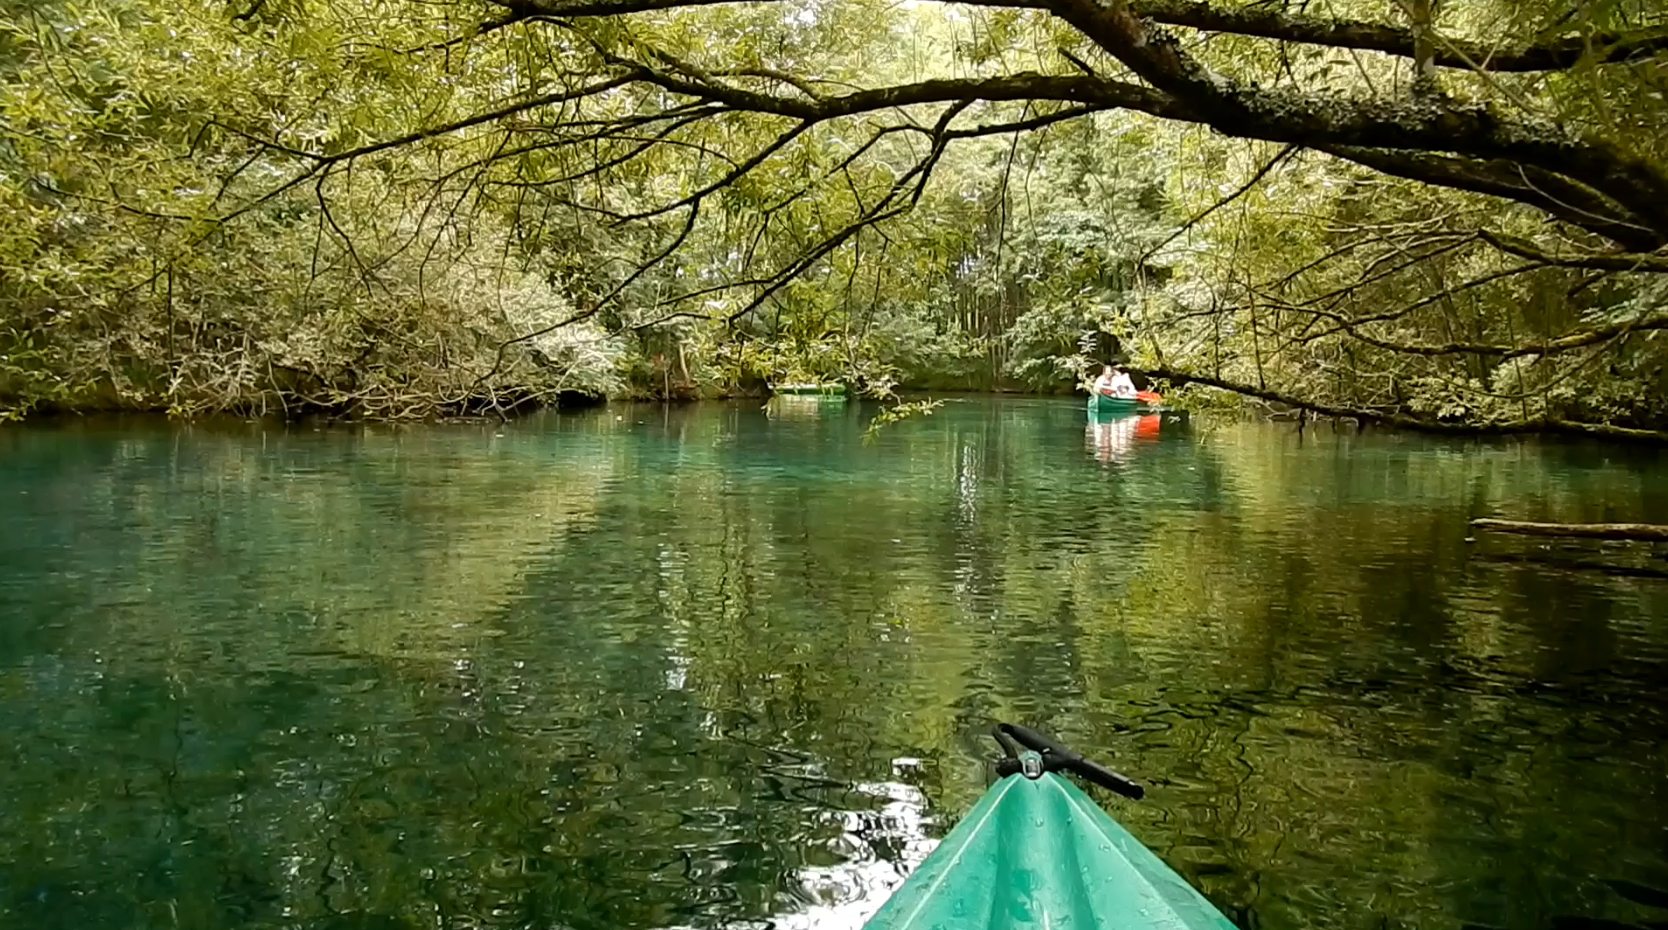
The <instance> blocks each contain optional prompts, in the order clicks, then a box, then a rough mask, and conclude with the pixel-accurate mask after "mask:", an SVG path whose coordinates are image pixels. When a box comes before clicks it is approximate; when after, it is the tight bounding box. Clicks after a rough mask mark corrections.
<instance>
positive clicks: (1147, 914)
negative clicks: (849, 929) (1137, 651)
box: [864, 774, 1234, 930]
mask: <svg viewBox="0 0 1668 930" xmlns="http://www.w3.org/2000/svg"><path fill="white" fill-rule="evenodd" d="M1045 927H1047V928H1057V930H1059V928H1073V930H1091V928H1093V930H1234V926H1233V924H1232V923H1230V922H1229V921H1228V919H1227V918H1226V917H1224V916H1222V913H1221V912H1220V911H1218V910H1217V909H1216V908H1215V907H1213V906H1212V905H1211V904H1210V902H1209V901H1207V900H1205V898H1204V896H1203V895H1201V894H1200V893H1199V892H1198V891H1197V890H1195V889H1194V888H1193V887H1192V886H1191V885H1189V884H1188V883H1187V882H1186V881H1185V880H1184V879H1183V878H1182V877H1181V876H1180V875H1177V874H1176V873H1175V872H1174V871H1173V870H1172V869H1171V868H1170V867H1169V866H1167V865H1165V864H1164V862H1163V861H1162V860H1161V859H1159V858H1158V856H1156V855H1154V854H1153V853H1152V851H1151V850H1149V849H1147V847H1145V846H1143V845H1142V844H1141V842H1140V841H1139V840H1137V839H1136V838H1135V837H1134V836H1133V835H1131V834H1130V833H1129V831H1127V830H1125V829H1124V828H1123V827H1122V826H1120V825H1119V824H1118V822H1117V821H1115V820H1113V819H1112V818H1111V817H1109V816H1107V814H1106V812H1105V811H1103V810H1101V809H1100V807H1099V806H1098V805H1096V804H1095V803H1094V801H1092V800H1090V799H1089V797H1088V795H1086V794H1084V793H1083V792H1082V791H1081V790H1079V789H1078V788H1077V786H1075V785H1073V784H1072V783H1071V782H1069V781H1066V780H1065V779H1063V778H1061V777H1059V776H1057V775H1054V774H1045V775H1043V776H1042V777H1041V778H1038V779H1035V780H1032V779H1027V778H1025V777H1023V776H1017V775H1016V776H1009V777H1008V778H1004V779H1002V780H1001V781H999V782H997V783H996V784H995V785H993V786H991V788H990V790H989V791H986V792H985V794H984V797H982V798H980V799H979V802H978V803H977V804H976V805H974V807H973V809H972V810H971V811H969V812H968V813H967V816H966V817H964V818H963V819H962V821H961V822H960V823H958V824H957V825H956V827H955V829H953V830H951V831H950V835H949V836H946V837H945V838H944V841H943V842H942V843H940V844H939V845H938V848H937V849H935V850H934V851H933V853H932V855H930V856H928V857H927V859H926V861H925V862H923V863H921V866H920V867H919V868H918V869H916V870H915V872H914V874H912V875H911V876H910V877H909V879H908V880H907V881H905V882H904V883H903V885H902V886H900V887H899V888H898V889H897V891H895V892H894V893H893V894H892V897H891V898H890V899H888V900H887V902H886V903H885V904H884V905H883V906H882V907H881V909H880V910H879V911H878V912H877V913H876V914H875V916H874V917H873V918H871V919H870V920H869V922H868V923H867V924H866V925H865V926H864V930H999V928H1000V930H1030V928H1036V930H1042V928H1045Z"/></svg>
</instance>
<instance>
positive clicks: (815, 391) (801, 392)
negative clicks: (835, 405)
mask: <svg viewBox="0 0 1668 930" xmlns="http://www.w3.org/2000/svg"><path fill="white" fill-rule="evenodd" d="M770 392H771V393H772V394H786V395H792V396H798V397H823V398H828V399H830V400H833V399H839V400H844V399H845V396H846V386H845V385H843V384H830V383H826V382H803V383H799V384H772V385H771V386H770Z"/></svg>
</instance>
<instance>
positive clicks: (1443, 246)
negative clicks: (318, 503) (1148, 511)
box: [0, 0, 1668, 438]
mask: <svg viewBox="0 0 1668 930" xmlns="http://www.w3.org/2000/svg"><path fill="white" fill-rule="evenodd" d="M1665 61H1668V18H1665V17H1664V14H1663V13H1662V12H1661V10H1660V9H1659V6H1658V4H1657V3H1655V2H1653V0H1601V2H1592V3H1584V4H1580V5H1573V6H1572V5H1571V4H1568V3H1564V2H1554V0H1528V2H1520V0H1471V2H1467V3H1464V4H1460V3H1440V2H1438V0H1392V2H1389V3H1385V2H1382V0H1377V2H1372V3H1368V2H1363V0H1329V2H1325V3H1309V4H1297V3H1293V4H1290V5H1287V6H1280V5H1277V4H1269V3H1241V2H1239V0H1105V2H1096V0H978V2H976V3H973V4H967V5H950V4H935V3H918V4H892V3H887V2H880V0H839V2H834V0H788V2H751V3H724V2H717V0H496V2H473V0H465V2H438V3H436V2H428V3H423V2H414V0H234V2H233V3H232V4H231V5H227V4H225V3H221V2H214V0H185V2H175V3H162V2H158V0H39V2H34V0H32V2H23V0H0V210H3V211H4V214H5V216H6V217H7V220H6V222H5V223H4V224H0V416H19V415H24V414H26V413H28V412H29V411H32V410H43V409H86V408H112V407H115V408H140V409H166V410H169V411H172V412H175V413H178V414H182V415H191V414H198V413H206V412H212V411H236V412H246V413H247V412H256V413H268V414H279V413H295V412H300V411H314V410H323V411H330V412H338V413H344V414H350V415H358V416H369V417H403V416H427V415H434V414H440V413H454V412H462V411H480V410H496V411H505V410H509V409H513V408H514V407H516V406H518V405H522V404H525V403H528V402H547V401H550V400H552V399H555V398H556V397H558V396H560V395H561V394H562V393H563V392H577V393H582V394H591V395H599V394H608V395H628V394H629V395H671V396H695V395H712V394H723V393H734V392H740V391H748V390H754V389H757V388H758V386H759V385H761V384H762V383H763V382H765V381H767V380H769V379H775V378H795V379H797V378H812V377H815V378H840V379H843V380H847V381H850V382H853V383H856V384H858V385H860V386H863V387H865V388H867V389H869V390H871V391H875V392H879V393H885V392H886V391H888V390H890V389H892V388H894V387H896V386H899V385H913V386H924V387H954V386H964V387H993V386H1004V387H1017V388H1025V389H1033V390H1059V389H1066V388H1069V387H1071V386H1072V385H1073V384H1074V383H1075V382H1076V380H1077V378H1078V377H1079V375H1080V374H1081V372H1082V371H1083V370H1084V367H1085V366H1086V365H1087V364H1088V363H1089V361H1090V360H1091V359H1092V358H1102V357H1106V356H1108V355H1111V354H1117V355H1118V356H1120V357H1122V358H1123V359H1125V360H1127V362H1128V363H1129V364H1130V365H1131V366H1132V367H1134V368H1136V369H1137V370H1138V371H1141V372H1144V373H1145V374H1147V375H1148V376H1150V377H1153V378H1156V379H1160V380H1162V381H1164V382H1167V383H1168V384H1170V385H1172V386H1180V385H1184V384H1189V383H1191V384H1197V385H1204V386H1206V387H1211V388H1221V389H1226V390H1228V391H1232V392H1234V393H1236V394H1238V395H1240V396H1243V397H1248V398H1252V399H1256V400H1258V401H1259V402H1267V403H1271V404H1275V405H1278V406H1280V407H1284V408H1299V409H1308V410H1312V411H1314V412H1317V413H1321V414H1334V415H1353V416H1357V417H1361V418H1363V419H1369V420H1382V421H1386V422H1391V423H1398V424H1404V425H1416V426H1424V427H1430V428H1465V429H1475V428H1482V429H1551V430H1559V431H1573V432H1585V433H1597V434H1607V435H1627V436H1644V437H1646V438H1652V437H1661V436H1662V434H1661V433H1656V432H1652V431H1653V430H1660V429H1663V428H1664V427H1668V383H1665V374H1664V361H1665V358H1668V356H1665V354H1664V351H1663V349H1662V347H1661V340H1660V339H1659V338H1658V335H1659V333H1660V332H1661V331H1662V330H1663V329H1665V328H1668V308H1664V307H1663V306H1662V305H1663V303H1664V295H1665V292H1668V253H1665V252H1664V251H1663V247H1664V244H1665V243H1668V98H1665V91H1668V66H1665V64H1664V62H1665Z"/></svg>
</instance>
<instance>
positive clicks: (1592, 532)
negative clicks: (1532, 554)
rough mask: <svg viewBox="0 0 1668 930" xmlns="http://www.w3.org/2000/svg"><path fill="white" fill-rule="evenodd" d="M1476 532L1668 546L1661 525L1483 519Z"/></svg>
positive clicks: (1667, 531) (1667, 534)
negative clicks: (1663, 543) (1624, 540)
mask: <svg viewBox="0 0 1668 930" xmlns="http://www.w3.org/2000/svg"><path fill="white" fill-rule="evenodd" d="M1471 528H1472V529H1474V530H1492V531H1494V532H1496V533H1514V534H1517V535H1519V536H1553V537H1559V538H1581V539H1635V540H1649V541H1653V542H1668V526H1665V525H1663V524H1660V523H1525V522H1522V521H1519V520H1490V519H1479V520H1472V521H1471Z"/></svg>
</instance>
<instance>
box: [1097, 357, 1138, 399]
mask: <svg viewBox="0 0 1668 930" xmlns="http://www.w3.org/2000/svg"><path fill="white" fill-rule="evenodd" d="M1094 391H1095V393H1096V394H1105V395H1106V396H1107V397H1122V398H1124V399H1126V400H1134V399H1135V382H1134V381H1131V380H1130V377H1129V374H1128V372H1124V371H1120V370H1118V369H1116V368H1113V367H1112V366H1111V365H1103V366H1101V369H1100V377H1098V378H1096V379H1095V387H1094Z"/></svg>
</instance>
